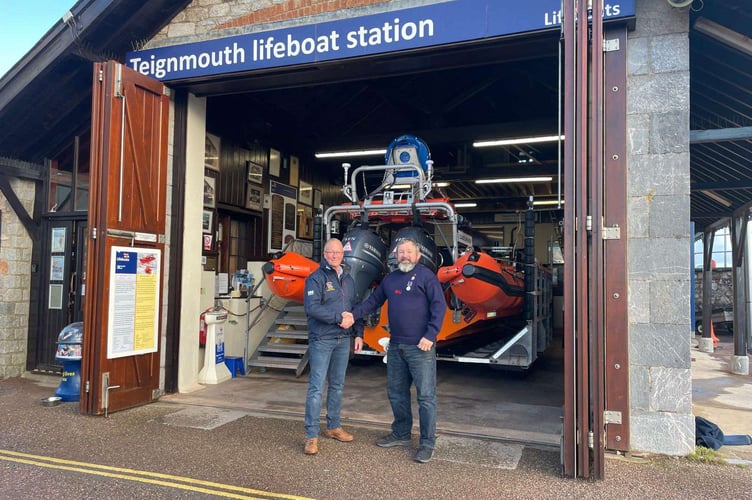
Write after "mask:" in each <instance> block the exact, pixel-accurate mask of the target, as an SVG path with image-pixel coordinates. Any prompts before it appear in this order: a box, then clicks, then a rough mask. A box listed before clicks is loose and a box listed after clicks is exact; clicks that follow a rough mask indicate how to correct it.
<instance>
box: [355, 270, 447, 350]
mask: <svg viewBox="0 0 752 500" xmlns="http://www.w3.org/2000/svg"><path fill="white" fill-rule="evenodd" d="M387 300H388V301H389V304H388V307H387V309H388V311H389V312H388V315H389V335H390V336H391V343H395V344H410V345H418V342H420V339H421V337H425V338H426V339H428V340H430V341H431V342H436V335H437V334H438V333H439V330H440V329H441V323H442V322H443V321H444V314H445V313H446V308H447V305H446V300H445V299H444V292H443V291H442V289H441V283H439V279H438V278H437V277H436V275H435V274H434V273H433V272H431V270H430V269H428V268H427V267H426V266H424V265H423V264H418V265H416V266H415V269H413V270H412V271H410V272H409V273H403V272H402V271H400V270H396V271H393V272H391V273H389V274H388V275H387V276H386V277H385V278H384V279H383V280H382V281H381V284H380V285H379V286H378V288H376V290H375V291H374V292H373V293H372V294H371V296H370V297H368V298H367V299H366V300H364V301H363V303H362V304H360V305H359V306H356V307H355V309H354V310H353V315H354V316H355V319H360V318H362V317H363V316H366V315H368V314H370V313H372V312H374V311H375V310H376V309H378V308H379V307H381V306H382V304H384V302H385V301H387Z"/></svg>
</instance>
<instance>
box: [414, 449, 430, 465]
mask: <svg viewBox="0 0 752 500" xmlns="http://www.w3.org/2000/svg"><path fill="white" fill-rule="evenodd" d="M431 457H433V448H429V447H428V446H421V447H420V448H418V451H416V452H415V457H413V460H415V461H416V462H420V463H422V464H424V463H426V462H430V461H431Z"/></svg>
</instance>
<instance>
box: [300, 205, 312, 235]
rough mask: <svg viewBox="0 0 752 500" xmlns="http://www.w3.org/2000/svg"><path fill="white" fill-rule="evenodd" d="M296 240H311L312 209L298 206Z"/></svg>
mask: <svg viewBox="0 0 752 500" xmlns="http://www.w3.org/2000/svg"><path fill="white" fill-rule="evenodd" d="M298 238H305V239H311V238H313V209H312V208H311V207H306V206H304V205H298Z"/></svg>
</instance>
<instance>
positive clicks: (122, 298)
mask: <svg viewBox="0 0 752 500" xmlns="http://www.w3.org/2000/svg"><path fill="white" fill-rule="evenodd" d="M160 265H161V251H160V250H156V249H152V248H132V247H116V246H113V247H112V249H111V254H110V296H109V319H108V329H107V358H109V359H112V358H122V357H125V356H133V355H136V354H144V353H148V352H156V351H157V339H158V320H159V308H158V305H159V281H160V280H159V276H160V273H161V269H160Z"/></svg>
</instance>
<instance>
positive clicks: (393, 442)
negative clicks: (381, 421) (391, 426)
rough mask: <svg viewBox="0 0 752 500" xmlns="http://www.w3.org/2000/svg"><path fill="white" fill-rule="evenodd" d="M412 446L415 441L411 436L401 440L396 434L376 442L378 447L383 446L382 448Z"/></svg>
mask: <svg viewBox="0 0 752 500" xmlns="http://www.w3.org/2000/svg"><path fill="white" fill-rule="evenodd" d="M411 444H413V440H412V438H411V437H410V436H407V437H404V438H399V437H397V436H395V435H394V434H389V435H387V436H384V437H380V438H379V439H377V440H376V445H377V446H381V447H382V448H391V447H392V446H410V445H411Z"/></svg>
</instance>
